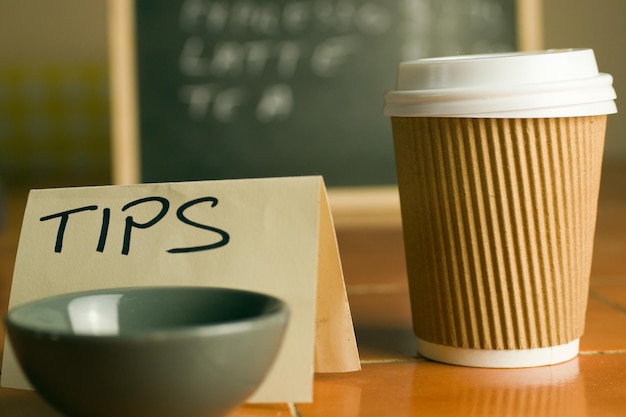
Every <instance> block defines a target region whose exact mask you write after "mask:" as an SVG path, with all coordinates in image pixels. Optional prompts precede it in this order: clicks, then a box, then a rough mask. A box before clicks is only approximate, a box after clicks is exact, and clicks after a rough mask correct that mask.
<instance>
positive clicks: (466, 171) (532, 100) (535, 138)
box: [385, 50, 616, 368]
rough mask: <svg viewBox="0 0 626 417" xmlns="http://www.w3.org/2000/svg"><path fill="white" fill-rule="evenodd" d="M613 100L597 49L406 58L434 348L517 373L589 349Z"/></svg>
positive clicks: (410, 243)
mask: <svg viewBox="0 0 626 417" xmlns="http://www.w3.org/2000/svg"><path fill="white" fill-rule="evenodd" d="M614 98H615V92H614V90H613V88H612V78H611V77H610V76H609V75H607V74H600V73H598V69H597V66H596V62H595V57H594V55H593V51H591V50H559V51H542V52H537V53H511V54H494V55H478V56H464V57H451V58H438V59H426V60H420V61H414V62H409V63H403V64H401V65H400V70H399V74H398V86H397V89H396V90H395V91H390V92H388V93H387V94H386V96H385V100H386V105H385V114H386V115H389V116H391V119H392V129H393V137H394V146H395V155H396V166H397V173H398V186H399V191H400V202H401V209H402V221H403V229H404V241H405V251H406V259H407V269H408V278H409V288H410V296H411V305H412V312H413V323H414V330H415V334H416V336H417V348H418V351H419V353H420V354H421V355H423V356H425V357H427V358H430V359H433V360H437V361H441V362H446V363H451V364H457V365H466V366H477V367H495V368H515V367H531V366H541V365H550V364H556V363H560V362H565V361H567V360H570V359H572V358H574V357H575V356H576V355H577V354H578V343H579V339H580V337H581V335H582V334H583V331H584V319H585V311H586V305H587V295H588V286H589V274H590V269H591V254H592V245H593V237H594V232H595V223H596V209H597V200H598V191H599V183H600V172H601V164H602V153H603V147H604V137H605V127H606V118H607V116H606V115H607V114H610V113H615V112H616V108H615V104H614Z"/></svg>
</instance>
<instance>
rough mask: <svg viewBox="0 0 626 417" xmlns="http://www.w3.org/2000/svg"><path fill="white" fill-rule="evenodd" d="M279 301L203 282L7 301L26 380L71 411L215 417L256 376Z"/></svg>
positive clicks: (275, 330)
mask: <svg viewBox="0 0 626 417" xmlns="http://www.w3.org/2000/svg"><path fill="white" fill-rule="evenodd" d="M287 321H288V308H287V305H286V304H285V303H284V302H283V301H281V300H278V299H276V298H274V297H270V296H268V295H264V294H259V293H254V292H248V291H240V290H231V289H219V288H208V287H150V288H126V289H111V290H100V291H89V292H82V293H74V294H67V295H61V296H57V297H52V298H47V299H43V300H40V301H35V302H32V303H29V304H25V305H22V306H18V307H15V308H13V309H11V311H10V312H9V313H8V314H7V317H6V324H7V331H8V334H9V338H10V341H11V343H12V346H13V348H14V350H15V353H16V356H17V359H18V362H19V363H20V365H21V367H22V369H23V370H24V373H25V374H26V376H27V377H28V379H29V381H30V382H31V384H32V385H33V386H34V387H35V388H36V389H37V391H39V393H40V394H41V395H42V396H43V397H44V398H45V399H46V400H47V401H48V402H49V403H50V404H52V405H53V406H54V407H56V408H57V409H59V410H60V411H62V412H63V413H65V414H67V415H69V416H87V417H92V416H103V417H105V416H106V417H111V416H115V417H127V416H128V417H131V416H132V417H137V416H150V417H158V416H164V417H165V416H168V417H193V416H202V417H209V416H222V415H224V414H226V413H228V412H229V411H230V410H232V409H233V408H235V407H236V406H237V405H239V404H240V403H242V402H243V401H245V399H246V398H248V397H249V396H250V395H251V394H252V393H253V392H254V391H255V389H256V388H257V387H258V386H259V384H260V383H261V382H262V380H263V379H264V376H265V375H266V373H267V372H268V370H269V368H270V366H271V365H272V363H273V361H274V359H275V357H276V355H277V352H278V350H279V347H280V344H281V341H282V339H283V335H284V332H285V328H286V324H287Z"/></svg>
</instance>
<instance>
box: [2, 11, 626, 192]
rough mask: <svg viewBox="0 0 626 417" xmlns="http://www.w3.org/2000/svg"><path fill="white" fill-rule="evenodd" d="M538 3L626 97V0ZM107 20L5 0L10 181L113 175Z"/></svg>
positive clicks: (557, 30) (621, 118) (554, 37)
mask: <svg viewBox="0 0 626 417" xmlns="http://www.w3.org/2000/svg"><path fill="white" fill-rule="evenodd" d="M521 1H524V0H521ZM542 10H543V23H542V26H543V32H544V35H545V38H544V46H545V47H546V48H561V47H590V48H593V49H594V50H595V52H596V57H597V60H598V63H599V66H600V69H601V70H602V71H603V72H608V73H611V74H612V75H613V76H614V78H615V87H616V90H617V93H618V97H620V98H621V97H626V54H624V53H623V46H622V42H623V40H624V39H626V25H624V24H623V22H624V21H625V20H626V1H624V0H577V1H574V2H572V1H571V0H543V8H542ZM536 23H537V24H541V22H536ZM106 30H107V2H106V0H1V1H0V181H1V182H3V183H4V184H5V186H6V187H10V186H13V185H15V186H22V185H25V186H29V187H33V186H49V185H51V186H60V185H83V184H104V183H108V182H110V160H109V158H110V146H109V139H110V138H109V136H110V129H109V109H108V106H109V96H108V79H107V77H108V71H107V64H108V63H107V35H106ZM381 99H382V98H381ZM620 103H623V101H622V100H620V99H618V107H621V105H620ZM605 160H606V162H607V163H610V164H613V163H621V164H626V108H624V110H623V112H622V114H619V115H616V116H611V117H610V119H609V129H608V136H607V146H606V158H605Z"/></svg>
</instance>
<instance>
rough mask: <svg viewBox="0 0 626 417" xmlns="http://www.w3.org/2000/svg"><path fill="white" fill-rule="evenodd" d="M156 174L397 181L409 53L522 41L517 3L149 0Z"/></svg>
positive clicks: (138, 19)
mask: <svg viewBox="0 0 626 417" xmlns="http://www.w3.org/2000/svg"><path fill="white" fill-rule="evenodd" d="M133 4H134V16H135V17H134V36H135V39H134V41H135V46H136V77H137V78H136V79H137V106H138V127H137V132H138V136H139V139H138V140H139V149H140V152H139V164H140V177H141V180H142V181H144V182H163V181H177V180H194V179H223V178H248V177H271V176H284V175H309V174H321V175H323V176H324V179H325V181H326V183H327V185H328V186H330V187H333V186H359V185H384V184H394V183H395V166H394V156H393V147H392V138H391V129H390V122H389V120H388V119H387V118H386V117H384V116H383V115H382V106H383V95H384V92H385V91H386V90H389V89H392V88H393V86H394V84H395V76H396V69H397V64H398V62H400V61H403V60H408V59H416V58H421V57H427V56H437V55H451V54H454V55H456V54H466V53H483V52H495V51H504V50H508V51H510V50H514V49H516V24H515V0H393V1H390V0H291V1H290V0H266V1H264V0H231V1H226V0H219V1H217V0H216V1H211V0H135V1H134V3H133Z"/></svg>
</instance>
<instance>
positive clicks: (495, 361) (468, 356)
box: [417, 338, 579, 368]
mask: <svg viewBox="0 0 626 417" xmlns="http://www.w3.org/2000/svg"><path fill="white" fill-rule="evenodd" d="M578 344H579V339H576V340H573V341H571V342H569V343H566V344H563V345H558V346H551V347H546V348H538V349H521V350H481V349H466V348H458V347H452V346H444V345H439V344H436V343H431V342H427V341H425V340H422V339H420V338H418V339H417V351H418V352H419V354H420V355H422V356H424V357H426V358H428V359H432V360H434V361H437V362H444V363H448V364H451V365H461V366H470V367H476V368H530V367H534V366H545V365H555V364H557V363H562V362H566V361H569V360H571V359H574V358H575V357H576V356H577V355H578Z"/></svg>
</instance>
